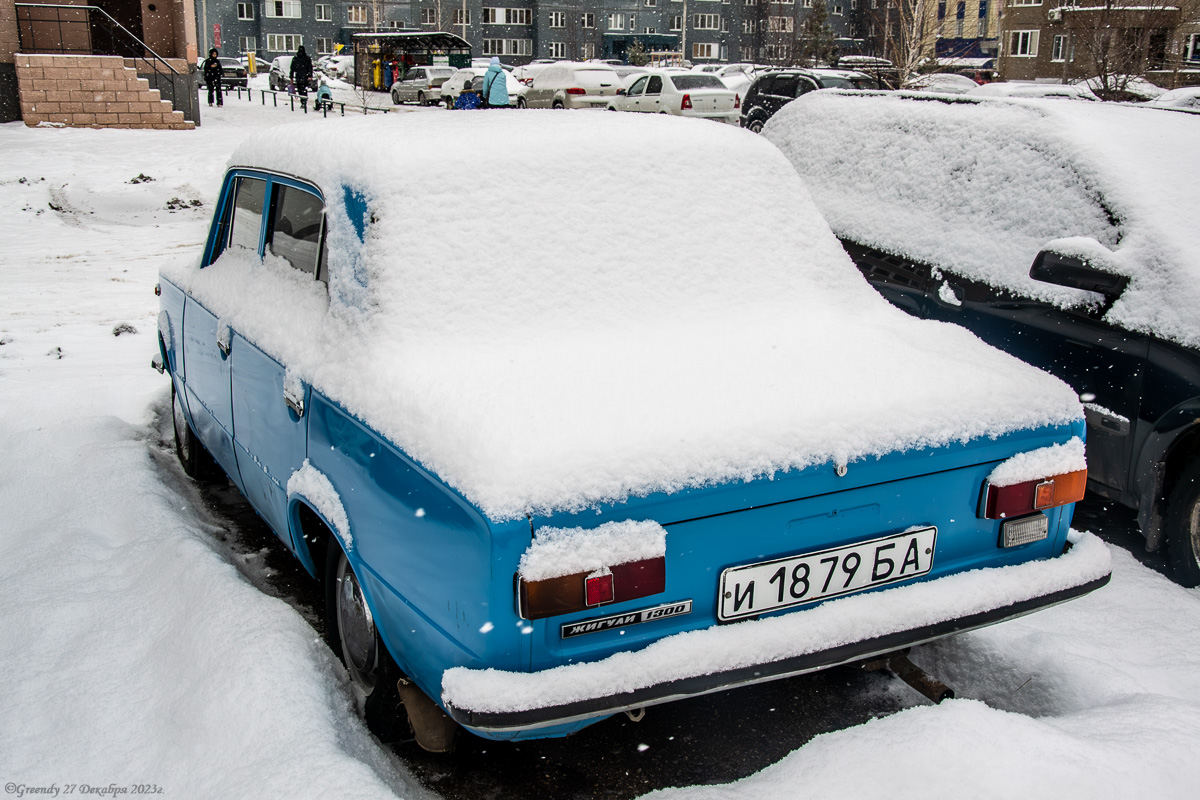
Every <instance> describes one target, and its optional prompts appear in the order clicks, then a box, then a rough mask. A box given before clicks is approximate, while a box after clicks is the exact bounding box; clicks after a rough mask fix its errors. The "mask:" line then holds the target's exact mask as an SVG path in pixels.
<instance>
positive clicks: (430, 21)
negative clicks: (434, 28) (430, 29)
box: [421, 8, 437, 25]
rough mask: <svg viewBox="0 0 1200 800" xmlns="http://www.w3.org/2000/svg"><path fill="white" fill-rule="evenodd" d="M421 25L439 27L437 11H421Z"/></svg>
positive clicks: (432, 9)
mask: <svg viewBox="0 0 1200 800" xmlns="http://www.w3.org/2000/svg"><path fill="white" fill-rule="evenodd" d="M421 24H422V25H437V9H436V8H422V9H421Z"/></svg>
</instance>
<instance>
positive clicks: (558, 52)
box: [550, 12, 567, 58]
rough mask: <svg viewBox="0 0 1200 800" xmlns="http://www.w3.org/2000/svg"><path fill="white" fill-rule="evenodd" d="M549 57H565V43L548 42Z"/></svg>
mask: <svg viewBox="0 0 1200 800" xmlns="http://www.w3.org/2000/svg"><path fill="white" fill-rule="evenodd" d="M556 13H557V12H556ZM564 13H565V12H564ZM559 27H560V28H562V27H566V26H564V25H560V26H559ZM550 57H551V58H566V57H567V43H566V42H551V43H550Z"/></svg>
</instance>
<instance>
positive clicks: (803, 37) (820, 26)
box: [797, 0, 837, 67]
mask: <svg viewBox="0 0 1200 800" xmlns="http://www.w3.org/2000/svg"><path fill="white" fill-rule="evenodd" d="M825 3H826V0H813V4H812V8H810V9H809V10H808V13H807V14H806V15H805V16H804V22H802V23H801V24H800V37H799V39H800V41H799V42H798V45H799V47H798V48H797V49H798V50H799V56H800V62H801V63H802V64H803V65H805V66H810V67H819V66H821V65H822V64H831V63H833V60H834V56H835V55H836V54H837V47H836V46H835V45H834V43H833V42H834V35H833V28H832V27H830V25H829V9H828V7H827V6H826V5H825Z"/></svg>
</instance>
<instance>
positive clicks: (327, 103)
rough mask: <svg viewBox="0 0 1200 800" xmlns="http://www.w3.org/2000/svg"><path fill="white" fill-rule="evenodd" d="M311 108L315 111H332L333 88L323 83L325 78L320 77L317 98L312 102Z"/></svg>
mask: <svg viewBox="0 0 1200 800" xmlns="http://www.w3.org/2000/svg"><path fill="white" fill-rule="evenodd" d="M313 108H314V109H316V110H317V111H332V110H333V90H332V89H330V88H329V86H327V85H326V84H325V78H323V77H322V78H321V85H320V86H319V87H317V99H316V100H315V101H314V103H313Z"/></svg>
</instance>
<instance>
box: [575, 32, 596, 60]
mask: <svg viewBox="0 0 1200 800" xmlns="http://www.w3.org/2000/svg"><path fill="white" fill-rule="evenodd" d="M593 27H595V26H593ZM579 57H580V58H582V59H583V60H584V61H586V60H587V59H589V58H595V57H596V43H595V42H584V43H583V44H581V45H579Z"/></svg>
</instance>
